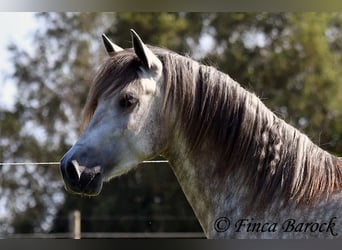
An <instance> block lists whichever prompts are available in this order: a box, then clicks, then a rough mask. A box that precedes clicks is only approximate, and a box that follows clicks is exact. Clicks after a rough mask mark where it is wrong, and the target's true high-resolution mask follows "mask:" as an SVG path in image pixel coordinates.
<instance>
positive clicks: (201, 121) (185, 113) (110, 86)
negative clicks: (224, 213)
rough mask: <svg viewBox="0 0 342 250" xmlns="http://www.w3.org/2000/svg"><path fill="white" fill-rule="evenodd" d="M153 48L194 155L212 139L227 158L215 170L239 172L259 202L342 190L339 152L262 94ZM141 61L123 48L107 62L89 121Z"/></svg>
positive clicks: (133, 77)
mask: <svg viewBox="0 0 342 250" xmlns="http://www.w3.org/2000/svg"><path fill="white" fill-rule="evenodd" d="M150 48H151V50H152V51H153V52H154V53H155V54H156V55H157V56H158V58H159V59H160V60H161V62H162V64H163V77H164V84H165V86H164V105H163V107H162V109H164V110H166V109H169V110H172V109H175V108H177V113H178V114H179V116H178V117H177V121H176V124H177V126H178V127H179V128H180V129H181V130H182V131H184V135H185V136H186V140H187V143H188V145H189V151H188V153H189V154H192V155H193V156H194V157H196V151H197V149H198V148H200V147H201V146H202V145H203V144H204V143H205V145H207V146H209V147H211V146H212V148H215V149H217V150H218V152H217V154H218V155H219V156H218V158H219V161H220V163H221V164H219V165H218V166H217V167H216V169H215V171H214V174H215V175H217V176H218V177H219V178H225V177H227V175H229V173H232V172H233V171H239V173H241V181H243V182H245V183H247V184H248V185H250V186H251V189H252V190H254V195H253V196H254V197H256V200H255V201H256V202H257V203H258V204H269V203H270V202H271V201H273V200H274V199H281V200H282V201H284V204H289V203H291V202H294V203H295V204H297V205H300V204H308V203H309V204H313V203H314V202H315V201H319V200H321V199H322V198H323V197H325V198H328V197H329V196H330V195H331V194H332V193H333V192H334V191H336V190H340V189H341V187H342V166H341V165H342V164H341V163H340V161H339V160H338V158H336V157H334V156H332V155H331V154H329V153H328V152H326V151H324V150H322V149H321V148H319V147H318V146H317V145H315V144H314V143H313V142H312V141H311V140H310V139H309V138H308V137H307V136H306V135H304V134H303V133H301V132H300V131H298V130H297V129H295V128H294V127H292V126H290V125H289V124H287V123H286V122H285V121H283V120H282V119H280V118H279V117H277V116H276V115H275V114H274V113H273V112H271V111H270V110H269V109H268V108H267V107H266V106H265V105H264V104H263V103H262V102H261V101H260V99H259V98H258V97H257V96H256V95H254V94H253V93H251V92H248V91H247V90H245V89H243V88H242V87H241V86H240V85H239V84H238V83H237V82H235V81H234V80H232V79H231V78H230V77H229V76H228V75H226V74H224V73H222V72H220V71H218V70H217V69H215V68H213V67H210V66H205V65H202V64H200V63H198V62H196V61H194V60H192V59H190V58H188V57H184V56H181V55H178V54H176V53H174V52H171V51H168V50H166V49H161V48H157V47H151V46H150ZM140 66H141V64H140V62H139V60H138V59H137V57H136V56H135V55H134V52H133V51H132V50H125V51H122V52H119V53H118V54H117V55H114V56H113V57H111V58H110V59H108V60H107V61H106V62H105V63H104V65H103V66H102V68H101V70H100V71H99V73H98V74H97V75H96V76H95V80H94V84H93V87H92V88H91V90H90V92H89V95H88V99H87V102H86V105H85V112H84V120H83V124H84V125H85V124H87V123H88V122H89V120H90V118H91V116H92V114H93V112H94V111H95V109H96V105H97V101H98V99H99V98H100V97H101V95H103V94H106V95H109V94H110V93H113V92H114V91H116V90H117V89H121V88H124V87H125V86H126V85H127V84H132V82H133V83H134V82H136V81H137V80H138V74H137V72H138V69H139V67H140ZM165 113H166V112H165Z"/></svg>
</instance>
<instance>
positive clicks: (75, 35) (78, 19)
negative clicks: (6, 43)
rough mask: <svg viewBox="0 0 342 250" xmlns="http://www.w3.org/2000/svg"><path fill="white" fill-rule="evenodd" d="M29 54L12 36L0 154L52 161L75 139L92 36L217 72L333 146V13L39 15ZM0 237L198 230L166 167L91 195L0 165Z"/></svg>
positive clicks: (336, 63)
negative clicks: (11, 92) (72, 216)
mask: <svg viewBox="0 0 342 250" xmlns="http://www.w3.org/2000/svg"><path fill="white" fill-rule="evenodd" d="M36 17H37V18H38V19H40V23H41V27H40V28H39V29H38V30H37V31H36V33H35V34H34V41H35V43H34V46H33V47H32V48H31V50H30V51H25V50H23V49H21V47H20V44H12V45H11V46H10V47H9V50H10V51H11V53H12V60H11V63H12V64H13V66H14V68H15V70H14V73H13V75H10V76H9V77H11V78H12V79H13V81H15V82H16V83H17V86H18V93H19V95H18V98H17V99H16V104H15V107H14V109H13V110H6V109H4V108H2V109H1V108H0V162H25V161H26V162H42V161H59V159H60V158H61V156H62V155H63V154H64V153H65V152H66V151H67V149H68V148H69V147H70V146H71V145H72V144H73V142H74V141H75V140H76V138H77V135H78V127H79V121H80V116H81V111H82V107H83V104H84V102H85V98H86V95H87V92H88V89H89V85H90V82H91V76H92V74H93V72H94V71H95V70H96V68H97V67H98V65H99V64H100V63H101V61H102V60H103V58H104V57H105V56H106V55H105V51H104V49H103V46H102V44H101V34H102V33H106V34H107V35H108V36H109V37H111V38H112V40H114V41H115V42H116V43H117V44H119V45H121V46H122V47H130V46H131V42H130V35H129V29H130V28H134V29H135V30H136V31H137V32H138V33H139V34H140V35H141V37H142V38H143V40H144V41H145V42H147V43H149V44H152V45H157V46H161V47H166V48H168V49H171V50H174V51H177V52H179V53H181V54H187V55H190V56H191V57H193V58H195V59H197V60H200V61H202V62H203V63H205V64H210V65H213V66H216V67H217V68H219V69H220V70H221V71H223V72H226V73H228V74H229V75H230V76H231V77H233V78H234V79H236V80H237V81H238V82H240V83H241V84H242V85H243V86H244V87H246V88H247V89H249V90H250V91H253V92H255V93H257V95H258V96H260V98H261V99H262V100H263V101H264V102H265V103H266V105H267V106H268V107H270V108H271V109H272V110H273V111H274V112H276V113H277V114H278V115H279V116H281V117H282V118H284V119H285V120H286V121H287V122H289V123H291V124H292V125H294V126H295V127H297V128H299V129H301V130H302V131H304V132H305V133H306V134H308V135H309V137H310V138H311V139H312V140H313V141H314V142H316V143H317V144H319V145H320V146H321V147H323V148H324V149H326V150H328V151H330V152H332V153H334V154H339V153H341V152H342V140H341V136H342V113H341V112H342V33H341V24H342V15H341V14H339V13H338V14H337V13H226V14H225V13H220V14H217V13H39V14H37V15H36ZM0 181H1V183H0V194H1V197H0V205H1V206H2V207H3V208H4V209H5V211H6V215H2V216H0V235H8V234H12V233H33V232H64V231H68V223H67V219H68V215H69V213H70V211H72V210H74V209H79V210H80V211H81V213H82V218H83V220H82V231H85V232H93V231H102V232H113V231H114V232H125V231H127V232H137V231H139V232H149V231H152V232H157V231H180V232H186V231H201V228H200V227H199V224H198V222H197V220H196V218H195V216H194V215H193V212H192V210H191V208H190V206H189V205H188V203H187V202H186V199H185V197H184V195H183V193H182V191H181V189H180V187H179V185H178V183H177V181H176V179H175V177H174V175H173V173H172V172H171V170H170V168H169V167H168V166H167V165H166V164H159V165H142V166H141V167H139V168H138V169H137V170H136V171H133V172H131V173H129V174H127V175H125V176H122V177H120V178H118V179H115V180H112V181H111V182H110V183H108V184H106V185H105V186H104V190H103V192H102V193H101V195H100V196H98V197H96V198H91V199H90V198H84V197H83V198H81V197H79V196H73V195H70V194H67V193H65V192H64V189H63V184H62V181H61V177H60V174H59V170H58V167H55V166H27V165H23V166H17V167H13V166H9V165H4V166H0Z"/></svg>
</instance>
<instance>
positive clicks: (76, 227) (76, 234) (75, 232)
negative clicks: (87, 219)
mask: <svg viewBox="0 0 342 250" xmlns="http://www.w3.org/2000/svg"><path fill="white" fill-rule="evenodd" d="M69 230H70V232H71V235H72V238H73V239H81V212H80V211H79V210H74V211H72V212H71V213H70V215H69Z"/></svg>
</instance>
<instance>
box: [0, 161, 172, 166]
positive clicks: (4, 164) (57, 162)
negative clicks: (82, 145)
mask: <svg viewBox="0 0 342 250" xmlns="http://www.w3.org/2000/svg"><path fill="white" fill-rule="evenodd" d="M148 163H169V161H168V160H150V161H142V162H141V163H140V164H148ZM59 164H60V162H59V161H51V162H0V166H22V165H56V166H57V165H59Z"/></svg>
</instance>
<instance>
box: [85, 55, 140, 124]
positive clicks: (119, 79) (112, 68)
mask: <svg viewBox="0 0 342 250" xmlns="http://www.w3.org/2000/svg"><path fill="white" fill-rule="evenodd" d="M139 67H141V62H140V61H139V60H138V58H137V56H136V55H135V54H134V52H133V50H131V49H128V50H124V51H121V52H119V53H117V54H115V55H113V56H111V57H109V58H108V59H107V60H105V61H104V63H103V64H102V65H101V66H100V68H99V70H98V71H97V73H96V74H95V76H94V78H93V81H92V85H91V87H90V90H89V93H88V96H87V100H86V103H85V106H84V109H83V119H82V122H81V130H83V129H84V128H85V127H86V126H87V124H88V123H89V121H90V120H91V118H92V116H93V114H94V112H95V109H96V107H97V104H98V101H99V99H100V98H101V97H109V96H110V95H112V94H113V93H116V92H117V91H120V90H122V89H124V88H125V87H127V86H128V85H131V84H134V83H136V82H138V78H139V75H138V72H139Z"/></svg>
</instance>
